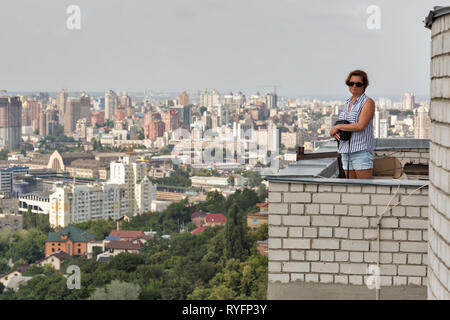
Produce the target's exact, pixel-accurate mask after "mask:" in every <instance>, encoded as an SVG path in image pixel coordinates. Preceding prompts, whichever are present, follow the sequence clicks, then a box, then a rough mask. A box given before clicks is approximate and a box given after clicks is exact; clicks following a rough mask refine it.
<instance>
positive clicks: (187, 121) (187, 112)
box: [171, 105, 192, 126]
mask: <svg viewBox="0 0 450 320" xmlns="http://www.w3.org/2000/svg"><path fill="white" fill-rule="evenodd" d="M171 109H175V110H176V111H177V112H178V117H179V121H181V123H182V124H183V125H185V126H190V125H191V120H192V105H186V106H176V107H173V108H171Z"/></svg>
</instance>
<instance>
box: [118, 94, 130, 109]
mask: <svg viewBox="0 0 450 320" xmlns="http://www.w3.org/2000/svg"><path fill="white" fill-rule="evenodd" d="M120 104H121V105H122V107H124V108H125V109H128V108H131V105H132V103H131V98H130V96H128V94H127V93H126V92H125V93H124V94H123V95H122V97H120Z"/></svg>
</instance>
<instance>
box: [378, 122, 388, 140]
mask: <svg viewBox="0 0 450 320" xmlns="http://www.w3.org/2000/svg"><path fill="white" fill-rule="evenodd" d="M388 128H389V124H388V119H380V131H379V132H380V133H379V134H380V136H379V138H387V132H388Z"/></svg>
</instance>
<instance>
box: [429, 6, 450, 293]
mask: <svg viewBox="0 0 450 320" xmlns="http://www.w3.org/2000/svg"><path fill="white" fill-rule="evenodd" d="M430 73H431V105H430V119H431V126H430V130H431V131H430V136H431V139H430V166H429V168H430V210H429V214H430V226H429V247H428V255H429V269H428V270H429V272H428V274H429V285H428V288H427V290H428V299H450V14H447V15H444V16H441V17H438V18H437V19H436V20H435V21H434V22H433V25H432V29H431V65H430Z"/></svg>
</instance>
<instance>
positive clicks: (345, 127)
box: [334, 99, 375, 131]
mask: <svg viewBox="0 0 450 320" xmlns="http://www.w3.org/2000/svg"><path fill="white" fill-rule="evenodd" d="M374 113H375V102H374V101H373V100H372V99H367V101H366V102H365V103H364V105H363V107H362V110H361V114H360V115H359V119H358V122H357V123H351V124H338V125H336V126H334V127H335V128H336V131H338V130H342V131H363V130H364V128H365V127H367V125H368V124H369V122H370V121H371V120H372V118H373V115H374Z"/></svg>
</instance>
